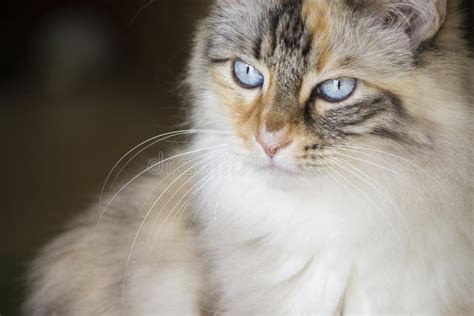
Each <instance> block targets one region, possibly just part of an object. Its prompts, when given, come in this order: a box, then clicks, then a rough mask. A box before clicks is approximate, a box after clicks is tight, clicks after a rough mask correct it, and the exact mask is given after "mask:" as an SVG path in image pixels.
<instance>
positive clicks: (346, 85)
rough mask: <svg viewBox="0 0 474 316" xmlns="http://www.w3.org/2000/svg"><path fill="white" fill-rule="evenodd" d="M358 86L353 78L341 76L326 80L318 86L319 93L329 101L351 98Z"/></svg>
mask: <svg viewBox="0 0 474 316" xmlns="http://www.w3.org/2000/svg"><path fill="white" fill-rule="evenodd" d="M356 87H357V80H356V79H353V78H339V79H331V80H327V81H324V82H323V83H321V84H320V85H319V86H318V92H319V95H320V96H321V97H322V98H323V99H324V100H326V101H328V102H341V101H344V100H346V99H347V98H349V97H350V96H351V95H352V93H353V92H354V91H355V89H356Z"/></svg>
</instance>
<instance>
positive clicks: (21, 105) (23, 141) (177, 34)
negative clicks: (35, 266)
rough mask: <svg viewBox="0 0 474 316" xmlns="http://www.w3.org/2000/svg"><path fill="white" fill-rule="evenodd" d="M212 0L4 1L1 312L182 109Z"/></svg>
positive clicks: (0, 40) (0, 37) (7, 311)
mask: <svg viewBox="0 0 474 316" xmlns="http://www.w3.org/2000/svg"><path fill="white" fill-rule="evenodd" d="M249 1H251V0H249ZM209 2H210V0H157V1H149V0H144V1H140V0H128V1H117V0H115V1H113V0H41V1H37V0H36V1H33V0H24V1H13V0H6V3H5V1H3V2H2V5H1V8H0V106H1V112H0V113H1V114H0V126H1V128H2V130H1V135H3V136H2V137H3V139H4V140H5V143H4V145H5V146H3V149H2V150H1V154H0V157H1V166H2V168H3V170H4V176H3V179H4V181H2V184H1V186H2V188H1V192H2V194H4V197H3V198H2V202H0V234H1V235H0V237H1V239H0V240H1V241H0V315H2V316H5V315H16V314H17V307H18V305H19V302H20V301H21V298H22V295H23V293H22V279H21V277H22V273H23V271H24V269H25V265H26V263H27V262H28V261H29V260H30V259H31V257H32V256H33V255H34V253H35V251H37V249H38V248H39V247H41V246H42V245H44V243H45V242H46V241H47V240H48V239H50V238H51V237H52V236H54V235H56V234H57V233H58V232H59V231H60V228H61V227H62V225H64V223H65V222H67V221H68V220H69V219H71V218H72V217H73V216H74V215H75V214H77V213H78V212H79V211H80V210H82V209H84V208H86V207H87V205H88V204H90V203H92V202H94V201H96V200H97V193H98V192H99V191H100V188H101V185H102V183H103V181H104V179H105V178H106V176H107V173H108V171H109V170H110V168H111V167H112V166H113V164H114V163H115V161H116V160H117V159H118V158H120V157H121V155H122V154H123V153H124V152H126V151H128V150H129V149H130V148H132V147H134V146H135V145H136V144H138V143H139V142H140V141H142V140H143V139H147V138H149V137H152V136H154V135H157V134H160V133H162V132H167V131H170V130H173V129H175V128H176V127H175V125H176V124H177V123H179V122H180V121H181V118H180V117H181V112H180V111H179V109H180V105H181V103H180V98H179V92H178V91H177V86H178V82H179V81H178V78H179V76H180V75H181V74H182V71H183V68H184V65H185V61H186V58H187V57H188V56H189V48H190V43H191V38H192V32H193V29H194V27H193V25H194V24H195V22H196V20H197V19H199V18H201V17H202V16H203V15H204V14H205V12H206V10H207V7H208V4H209ZM473 7H474V3H473V2H471V1H469V2H468V1H466V3H465V11H466V13H472V12H474V10H473ZM471 20H472V19H471V18H468V21H471ZM466 29H469V30H470V33H469V38H470V40H471V41H473V40H474V30H473V25H472V23H469V25H466Z"/></svg>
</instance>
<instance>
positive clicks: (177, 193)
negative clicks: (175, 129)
mask: <svg viewBox="0 0 474 316" xmlns="http://www.w3.org/2000/svg"><path fill="white" fill-rule="evenodd" d="M217 2H218V4H217V5H216V7H215V8H214V11H213V13H212V14H211V17H210V18H209V19H208V20H206V21H205V22H204V23H203V24H202V26H201V30H200V32H199V34H198V39H197V41H196V49H195V51H194V55H193V60H192V61H191V66H190V70H189V74H188V82H189V83H190V85H191V88H192V97H193V100H194V108H193V109H192V112H193V122H194V125H195V126H196V127H198V128H204V129H206V131H204V130H202V131H201V132H200V133H199V134H198V135H197V136H196V137H194V141H193V144H192V145H191V146H189V148H187V149H188V151H194V152H195V154H189V157H192V159H194V160H191V161H190V160H186V161H184V163H183V164H182V165H181V168H179V170H180V171H181V172H184V171H187V168H188V166H190V167H189V168H191V169H189V170H192V171H193V172H192V173H191V174H189V172H184V173H183V174H182V175H181V176H180V174H181V173H180V172H175V173H171V176H169V177H166V176H165V177H161V178H157V177H146V176H145V177H141V178H139V179H137V181H134V182H133V183H131V184H130V185H128V186H127V187H126V188H125V189H124V190H123V191H121V192H120V194H118V195H116V196H110V197H109V199H107V198H106V199H105V200H104V201H105V204H107V203H108V201H110V200H111V199H112V202H111V203H110V205H109V206H108V207H107V209H106V211H105V212H102V211H104V207H103V206H97V207H96V208H93V210H92V211H91V212H89V213H88V214H87V215H85V216H83V217H81V218H80V219H79V220H78V221H76V222H75V224H74V225H73V227H72V228H71V229H70V230H69V231H68V232H67V233H65V234H64V235H63V236H62V237H60V238H59V239H57V240H56V241H55V242H53V243H52V244H50V245H49V246H48V247H47V248H46V249H45V251H44V254H43V256H41V257H39V258H38V259H37V260H36V261H35V264H34V265H33V268H32V270H31V282H32V289H33V293H32V295H31V297H30V299H29V300H28V302H27V304H26V305H25V306H26V309H25V310H26V311H27V313H29V314H33V315H49V314H52V313H54V312H56V313H57V314H59V315H98V314H101V315H102V314H106V315H117V314H120V313H123V314H124V315H159V314H164V315H185V314H198V313H204V314H207V313H209V314H212V313H217V314H220V313H230V314H233V315H251V314H260V315H262V314H263V315H276V314H288V315H309V314H326V315H334V314H341V313H343V314H373V315H378V314H445V315H454V314H465V315H469V314H472V313H474V301H473V297H474V293H473V287H474V284H473V282H474V279H473V278H474V275H473V274H474V270H473V269H474V268H473V260H474V252H473V251H474V250H473V242H474V241H473V218H472V202H473V201H472V199H473V196H472V170H471V169H472V168H471V159H472V149H471V148H472V141H471V137H472V127H471V126H470V125H471V123H472V119H473V113H472V108H471V100H470V99H469V93H468V89H469V87H470V85H469V84H468V80H469V77H468V75H467V72H466V67H467V57H466V53H465V47H464V46H463V42H462V40H461V37H460V35H461V34H460V32H459V30H458V23H459V17H458V15H457V11H456V1H453V2H450V3H448V10H447V13H446V11H445V10H444V9H446V7H445V6H443V4H444V5H445V3H444V1H441V0H433V1H427V2H425V4H424V5H423V4H420V5H419V7H417V8H416V10H419V12H418V11H416V10H415V6H414V3H415V2H414V1H400V2H396V1H380V2H373V1H342V0H338V1H334V2H332V7H328V6H327V3H328V2H327V1H323V0H305V1H294V3H292V4H288V3H289V2H288V1H283V0H272V1H270V0H265V1H264V0H258V1H230V0H219V1H217ZM400 3H401V4H405V7H403V10H402V9H401V8H398V7H396V6H397V5H400ZM390 5H393V6H394V7H395V9H397V10H398V11H397V10H395V9H394V8H390V10H392V11H390V12H391V13H394V12H396V13H397V14H399V15H402V14H408V13H407V12H410V11H409V10H408V9H412V10H415V11H416V13H413V14H412V15H410V16H409V18H408V19H407V20H406V21H403V22H399V21H398V22H397V21H395V20H396V19H395V16H393V15H392V16H391V19H392V20H384V23H385V24H384V26H383V27H380V28H379V26H378V25H379V24H378V23H379V21H378V20H377V19H376V18H375V17H374V16H373V15H376V13H373V12H378V11H377V10H381V11H383V9H384V6H387V7H390ZM366 6H369V7H368V8H367V7H366ZM374 7H376V8H374ZM443 8H444V9H443ZM369 9H370V10H369ZM313 10H314V12H313ZM380 14H382V13H380ZM417 14H418V15H417ZM276 16H277V17H278V18H276ZM387 16H389V15H387ZM405 17H406V16H405ZM445 17H446V21H445ZM300 19H301V21H302V22H301V21H300ZM373 19H375V22H374V21H373ZM239 21H240V22H241V23H240V24H237V23H238V22H239ZM407 21H408V22H410V23H412V25H411V27H412V29H411V30H410V32H409V33H406V34H405V33H403V34H404V35H403V36H402V34H401V33H400V30H401V28H402V25H404V24H403V23H408V22H407ZM356 22H357V27H355V26H354V24H353V23H356ZM359 23H360V25H359ZM391 23H393V25H392V24H391ZM327 24H329V25H331V26H332V27H329V28H328V27H327V26H325V25H327ZM436 25H437V26H436ZM267 26H268V27H269V29H270V32H269V33H266V27H267ZM405 26H406V25H405ZM358 28H360V29H358ZM439 28H441V30H440V31H439V32H438V29H439ZM257 30H258V32H257ZM352 30H353V32H354V33H352ZM364 30H365V31H366V32H365V33H364V35H365V36H364V37H363V38H357V36H358V35H359V36H360V35H361V34H362V33H363V32H362V31H364ZM324 31H326V32H328V33H329V35H328V34H324ZM279 32H281V35H279ZM312 32H313V33H312ZM371 32H372V33H371ZM384 32H385V33H384ZM288 34H289V35H288ZM321 34H322V35H321ZM407 34H408V35H407ZM292 35H297V36H296V37H295V38H292V37H291V36H292ZM326 35H327V36H326ZM435 35H436V37H435ZM433 37H435V39H434V40H433V41H432V42H431V43H430V44H432V46H430V45H426V42H427V41H428V40H430V41H431V39H432V38H433ZM355 39H358V40H355ZM227 41H228V42H227ZM328 42H329V43H330V44H328ZM341 42H343V43H344V45H340V46H338V43H341ZM308 43H309V44H308ZM420 43H423V44H420ZM311 45H313V46H311ZM351 45H352V47H351ZM359 46H361V48H362V49H361V50H358V47H359ZM421 46H425V47H423V48H420V47H421ZM328 47H329V48H328ZM268 50H270V51H268ZM236 52H237V53H236ZM312 53H314V54H312ZM300 54H301V55H304V56H310V57H308V58H309V59H305V61H302V60H301V59H300V57H298V56H300ZM351 54H352V55H351ZM235 55H237V57H238V58H239V60H243V59H244V58H247V59H251V60H254V59H255V61H254V62H253V66H257V65H258V67H260V71H261V72H262V74H261V76H260V77H263V78H265V81H264V82H262V83H261V87H260V88H259V89H260V90H257V89H255V88H256V87H257V86H256V87H252V89H250V90H249V91H247V90H246V89H247V88H249V87H248V84H247V85H245V84H244V85H243V87H236V86H233V81H232V80H237V79H236V78H235V76H237V75H238V73H237V74H236V73H234V78H232V76H231V75H229V74H227V72H229V73H230V71H228V69H229V68H230V67H227V66H228V65H229V63H228V57H229V58H234V57H235ZM250 55H252V56H253V57H249V56H250ZM313 55H315V56H317V57H314V56H313ZM338 57H340V58H338ZM305 58H306V57H305ZM287 63H288V64H287ZM264 64H265V65H267V66H268V70H267V69H265V66H263V65H264ZM246 69H247V75H249V72H250V71H251V69H250V68H246ZM307 69H317V71H316V72H314V73H313V72H311V71H308V70H307ZM341 69H343V70H344V71H343V72H342V73H341V72H340V70H341ZM237 70H238V69H237ZM234 71H235V70H234ZM286 71H287V72H288V73H285V72H286ZM338 76H354V77H356V78H358V79H359V87H358V88H357V89H358V90H356V91H355V92H353V95H352V96H348V97H347V98H345V99H344V100H343V101H341V102H342V103H343V105H342V106H339V105H338V104H337V103H336V104H334V102H333V101H334V100H331V102H325V101H324V100H322V97H320V98H317V99H316V100H313V101H311V102H309V101H308V98H309V99H311V97H309V95H313V94H314V93H313V92H314V91H313V92H311V90H312V88H311V82H313V84H314V82H321V81H324V80H327V79H330V78H334V77H338ZM260 77H259V76H256V78H257V79H259V78H260ZM275 78H277V79H275ZM272 80H273V81H272ZM267 81H268V82H267ZM252 82H253V81H250V83H252ZM257 82H258V80H257ZM274 82H277V83H276V84H275V85H276V86H274V85H273V83H274ZM308 82H310V83H308ZM293 83H295V84H294V85H293ZM339 83H340V82H339ZM340 84H341V83H340ZM471 84H472V83H471ZM308 86H310V88H308ZM308 89H309V90H308ZM339 89H341V86H339ZM316 90H317V91H319V90H320V88H318V89H316ZM280 92H282V93H280ZM295 93H296V95H297V97H296V98H295V97H292V95H293V94H295ZM366 99H367V100H370V102H369V103H368V104H366V103H365V102H366V101H365V100H366ZM352 100H357V102H359V103H356V105H352V103H350V104H348V102H351V101H352ZM354 102H355V101H354ZM249 104H250V105H249ZM282 105H284V106H282ZM354 107H355V110H354ZM308 109H309V110H308ZM374 109H376V110H374ZM313 110H314V113H313V112H311V111H313ZM262 126H265V128H266V129H267V130H271V131H272V132H273V134H272V135H273V136H275V135H277V134H278V133H280V131H286V132H285V133H287V134H291V135H292V136H291V141H290V142H287V143H286V144H285V146H281V148H279V149H278V150H277V151H275V152H272V151H271V150H270V149H271V148H270V146H269V147H268V148H264V150H262V149H261V148H260V147H259V145H258V143H260V144H262V143H265V140H262V137H267V136H268V135H266V136H265V135H264V136H262V137H260V134H259V128H262ZM210 129H212V130H213V131H216V132H211V131H210ZM288 130H289V131H288ZM254 135H257V136H256V138H255V136H254ZM273 136H272V137H273ZM275 137H276V136H275ZM276 141H277V142H280V144H281V142H282V141H281V138H279V139H278V140H276ZM262 146H263V145H262ZM286 147H288V148H286ZM179 155H180V159H184V158H187V157H188V155H184V154H179ZM267 156H271V158H270V161H271V163H268V161H269V160H268V159H269V158H268V157H267ZM319 161H322V162H324V163H325V164H320V165H318V166H317V167H315V168H312V166H313V165H312V163H316V162H319ZM196 163H197V165H195V164H196ZM208 165H210V166H211V168H206V166H208ZM302 166H304V168H303V167H302ZM183 168H184V169H183ZM201 168H204V170H201ZM305 168H306V169H305ZM189 170H188V171H189ZM200 170H201V171H200ZM302 170H303V171H305V172H302ZM160 181H161V182H160ZM157 184H158V187H157V188H156V190H154V189H155V186H156V185H157ZM152 191H154V193H152V195H149V194H150V192H152ZM156 200H157V202H156V203H155V204H154V203H153V202H154V201H156ZM144 202H145V203H144ZM188 202H189V203H188ZM143 203H144V204H143ZM101 213H102V214H101ZM98 218H100V220H99V221H98Z"/></svg>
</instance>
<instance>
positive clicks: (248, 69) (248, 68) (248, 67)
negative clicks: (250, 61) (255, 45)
mask: <svg viewBox="0 0 474 316" xmlns="http://www.w3.org/2000/svg"><path fill="white" fill-rule="evenodd" d="M249 73H250V66H247V75H248V74H249Z"/></svg>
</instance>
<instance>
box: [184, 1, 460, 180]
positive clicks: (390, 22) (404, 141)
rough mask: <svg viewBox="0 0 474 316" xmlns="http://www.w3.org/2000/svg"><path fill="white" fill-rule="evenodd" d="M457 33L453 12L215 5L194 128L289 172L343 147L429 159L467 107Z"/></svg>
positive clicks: (397, 6)
mask: <svg viewBox="0 0 474 316" xmlns="http://www.w3.org/2000/svg"><path fill="white" fill-rule="evenodd" d="M448 2H449V3H448ZM459 24H460V18H459V14H458V13H457V1H455V0H454V1H452V0H451V1H447V0H423V1H418V0H396V1H395V0H393V1H392V0H217V1H216V3H215V5H214V7H213V9H212V11H211V14H210V16H209V17H208V18H207V19H206V20H205V21H204V22H203V23H202V24H201V26H200V29H199V32H198V35H197V38H196V41H195V50H194V55H193V58H192V60H191V63H190V68H189V79H188V83H189V84H190V86H191V92H192V97H193V103H194V108H193V122H194V125H195V127H196V128H203V129H213V130H219V131H224V132H228V133H229V135H227V136H221V137H220V138H219V139H220V141H222V142H226V143H229V144H230V149H229V151H231V152H232V153H234V154H235V156H236V157H240V158H242V159H244V160H246V161H252V162H256V165H258V166H260V167H270V166H274V167H276V168H277V169H278V168H279V169H282V170H286V171H292V172H307V171H308V170H313V169H318V168H320V167H322V166H324V165H327V164H328V163H329V164H330V162H331V156H332V155H333V153H334V152H337V151H338V150H339V149H342V148H344V147H346V148H357V147H369V146H370V147H371V148H375V149H377V148H382V147H384V146H394V147H398V148H405V147H415V148H416V147H418V148H421V147H427V148H428V147H430V146H433V138H434V137H436V136H434V135H435V134H436V133H433V131H434V130H436V131H441V130H443V129H445V128H450V126H451V125H455V119H451V120H449V119H447V118H446V117H444V114H443V113H442V112H443V111H447V112H446V113H448V112H453V113H454V112H456V104H459V103H462V102H461V98H462V96H461V95H462V94H463V93H462V78H461V77H462V76H459V69H460V66H459V65H460V64H461V62H460V61H461V60H462V57H463V56H464V55H463V54H464V53H465V48H464V42H463V40H462V35H461V34H460V33H461V32H460V31H459V27H458V26H459ZM216 145H218V144H216Z"/></svg>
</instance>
